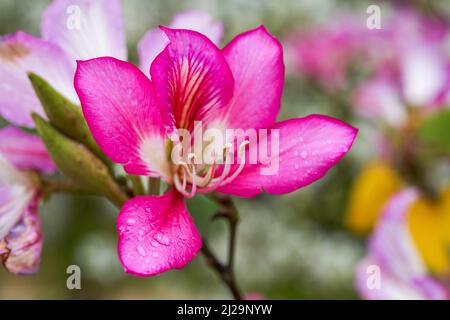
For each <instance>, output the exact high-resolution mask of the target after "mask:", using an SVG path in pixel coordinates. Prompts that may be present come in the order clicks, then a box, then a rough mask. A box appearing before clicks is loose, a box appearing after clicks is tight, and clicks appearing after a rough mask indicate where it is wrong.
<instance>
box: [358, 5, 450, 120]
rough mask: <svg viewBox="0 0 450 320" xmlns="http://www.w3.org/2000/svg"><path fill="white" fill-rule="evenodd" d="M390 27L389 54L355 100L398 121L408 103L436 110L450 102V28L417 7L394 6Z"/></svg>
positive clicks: (366, 112) (371, 113)
mask: <svg viewBox="0 0 450 320" xmlns="http://www.w3.org/2000/svg"><path fill="white" fill-rule="evenodd" d="M385 28H386V29H387V30H388V31H389V32H387V33H386V34H385V35H386V37H385V39H384V43H383V47H384V49H385V50H386V51H387V52H388V54H386V56H385V58H384V59H379V60H378V62H377V63H376V68H375V70H374V73H373V76H372V77H371V78H369V79H368V80H367V81H365V82H363V83H362V84H360V85H359V87H358V88H357V90H356V92H355V94H354V99H353V105H354V109H355V111H356V112H357V113H358V114H360V115H362V116H364V117H367V118H369V119H371V120H374V121H380V122H386V123H388V124H390V125H394V126H398V125H401V124H403V123H404V122H405V120H406V119H407V108H408V107H422V111H423V112H430V111H432V110H435V109H437V108H440V107H443V106H445V104H447V103H448V102H450V100H448V99H449V98H450V95H449V91H450V57H449V55H448V52H446V49H445V47H444V43H445V39H447V40H448V39H449V36H450V29H449V26H448V24H446V23H444V22H442V21H439V20H432V19H431V18H429V17H425V16H422V15H420V14H419V13H418V12H415V11H413V10H411V9H399V10H396V11H394V13H393V14H392V17H391V20H389V22H388V23H387V24H386V26H385Z"/></svg>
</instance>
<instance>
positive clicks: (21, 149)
mask: <svg viewBox="0 0 450 320" xmlns="http://www.w3.org/2000/svg"><path fill="white" fill-rule="evenodd" d="M0 153H1V154H3V156H4V157H5V158H6V159H8V161H10V162H11V163H12V164H13V165H14V166H15V167H17V168H18V169H20V170H24V169H33V170H38V171H42V172H53V171H56V166H55V164H54V163H53V161H52V159H51V158H50V155H49V154H48V152H47V149H46V147H45V145H44V143H43V142H42V140H41V139H40V138H39V137H38V136H35V135H32V134H29V133H26V132H24V131H22V130H20V129H17V128H15V127H13V126H8V127H6V128H2V129H0Z"/></svg>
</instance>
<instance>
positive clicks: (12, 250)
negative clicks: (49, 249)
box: [0, 201, 42, 275]
mask: <svg viewBox="0 0 450 320" xmlns="http://www.w3.org/2000/svg"><path fill="white" fill-rule="evenodd" d="M41 251H42V234H41V223H40V220H39V216H38V213H37V202H36V201H33V202H32V203H31V204H30V206H29V207H28V209H27V210H26V211H25V212H24V213H23V215H22V219H21V220H20V221H19V222H18V223H17V224H16V225H15V226H14V227H13V228H12V229H11V230H10V231H9V233H8V235H7V236H6V237H5V238H4V239H0V260H2V261H3V264H4V266H5V268H6V269H7V270H8V271H9V272H12V273H15V274H22V275H27V274H33V273H36V272H37V271H38V270H39V264H40V262H41Z"/></svg>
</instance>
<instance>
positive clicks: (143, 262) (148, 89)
mask: <svg viewBox="0 0 450 320" xmlns="http://www.w3.org/2000/svg"><path fill="white" fill-rule="evenodd" d="M161 32H163V33H164V35H165V38H166V42H165V47H164V49H163V50H162V52H161V53H159V54H158V55H157V56H156V58H155V59H154V60H153V62H152V64H151V67H150V71H149V75H150V76H151V80H150V79H149V77H147V76H146V75H145V74H144V73H143V72H142V71H141V70H139V69H138V68H136V67H135V66H133V65H132V64H129V63H127V62H124V61H120V60H117V59H114V58H111V57H103V58H97V59H91V60H87V61H79V62H78V68H77V72H76V74H75V88H76V91H77V93H78V96H79V98H80V101H81V105H82V108H83V113H84V115H85V118H86V121H87V123H88V125H89V127H90V129H91V132H92V134H93V136H94V138H95V140H96V141H97V143H98V144H99V146H100V147H101V148H102V149H103V151H104V152H105V154H106V155H107V156H109V157H110V158H111V160H113V161H114V162H116V163H119V164H122V165H124V169H125V171H126V172H128V173H129V174H134V175H144V176H152V177H161V178H162V179H163V180H164V181H165V182H166V183H167V184H168V185H169V189H168V190H167V191H166V192H165V194H163V195H161V196H138V197H135V198H133V199H131V200H129V201H128V202H126V203H125V205H124V206H123V208H122V209H121V212H120V215H119V217H118V219H117V228H118V232H119V248H118V251H119V256H120V260H121V262H122V264H123V266H124V268H125V271H126V272H128V273H131V274H134V275H139V276H150V275H156V274H158V273H161V272H163V271H166V270H169V269H172V268H181V267H183V266H185V265H186V264H187V263H188V262H189V261H190V260H191V259H192V258H193V257H194V256H195V255H196V254H197V253H198V251H199V250H200V248H201V245H202V244H201V237H200V235H199V233H198V231H197V229H196V227H195V225H194V223H193V220H192V218H191V216H190V214H189V212H188V210H187V209H186V206H185V203H184V199H183V198H184V197H192V196H194V195H195V194H196V193H206V192H211V191H218V192H221V193H224V194H229V195H235V196H240V197H253V196H256V195H258V194H260V193H262V192H263V191H265V192H267V193H270V194H284V193H288V192H292V191H294V190H297V189H298V188H301V187H303V186H306V185H308V184H310V183H312V182H314V181H316V180H317V179H319V178H321V177H322V176H323V175H325V173H326V172H327V171H328V170H329V169H330V168H331V167H332V166H333V165H334V164H336V163H337V162H338V161H339V160H340V159H341V158H342V157H343V156H344V155H345V153H346V152H347V151H348V150H349V149H350V147H351V145H352V143H353V141H354V139H355V137H356V134H357V129H355V128H353V127H351V126H349V125H347V124H345V123H343V122H341V121H339V120H337V119H333V118H330V117H327V116H321V115H311V116H308V117H305V118H299V119H290V120H286V121H282V122H276V117H277V114H278V112H279V109H280V100H281V95H282V89H283V82H284V65H283V57H282V55H283V53H282V47H281V45H280V43H279V42H278V41H277V40H276V39H275V38H274V37H273V36H272V35H270V34H269V33H268V31H267V30H266V29H265V28H264V27H259V28H256V29H254V30H250V31H248V32H244V33H242V34H240V35H238V36H237V37H236V38H234V39H233V40H232V41H231V42H230V43H229V44H228V45H227V46H226V47H225V48H223V49H222V50H221V49H219V48H218V47H217V46H216V45H215V44H214V43H213V42H212V41H211V40H209V39H208V38H207V37H205V36H204V35H202V34H200V33H198V32H195V31H189V30H182V29H169V28H166V27H161ZM150 54H152V55H153V53H150ZM195 122H200V123H201V125H202V128H204V129H209V128H214V129H217V130H218V131H219V132H223V131H224V130H225V129H242V130H248V129H255V130H258V129H270V130H269V133H268V134H267V137H266V138H267V141H272V139H271V138H272V136H271V134H272V132H277V133H278V137H279V139H278V141H276V142H278V145H279V149H278V152H276V153H274V154H271V158H272V159H273V160H276V161H278V162H279V168H278V171H277V172H275V173H273V174H271V175H263V174H261V169H262V168H264V167H265V166H266V162H264V161H263V159H258V161H256V162H255V163H246V161H245V159H247V158H248V156H249V154H251V153H252V151H254V150H253V149H254V148H258V147H261V145H262V144H263V143H262V140H258V141H257V143H251V144H250V145H249V146H248V147H247V144H248V143H249V142H248V141H244V142H242V143H240V144H239V145H235V146H233V147H231V148H230V147H229V145H227V144H225V146H224V148H223V149H221V150H220V152H219V153H216V154H215V155H216V156H217V155H219V154H221V153H223V154H224V155H225V158H226V159H236V158H238V160H239V163H234V164H230V163H229V162H227V161H225V163H220V162H219V161H213V162H212V163H211V164H207V165H205V164H203V163H200V164H199V163H197V162H196V161H195V155H194V156H193V157H191V155H192V154H190V155H189V156H188V157H187V162H178V163H176V162H173V161H171V159H172V158H171V154H172V152H173V150H174V148H175V147H177V146H178V145H179V144H177V133H178V132H179V129H185V130H188V131H189V132H192V133H193V135H194V136H195V132H193V131H194V129H195ZM168 136H169V137H170V139H169V138H168ZM174 136H175V139H174ZM178 142H180V141H178Z"/></svg>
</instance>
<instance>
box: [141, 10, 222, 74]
mask: <svg viewBox="0 0 450 320" xmlns="http://www.w3.org/2000/svg"><path fill="white" fill-rule="evenodd" d="M169 26H170V28H173V29H187V30H193V31H197V32H200V33H201V34H203V35H205V36H206V37H208V38H209V39H210V40H211V41H212V42H214V43H215V44H216V45H219V44H220V40H221V38H222V36H223V24H222V23H221V22H219V21H215V20H214V19H213V18H212V17H211V16H210V15H209V14H207V13H205V12H201V11H195V10H190V11H186V12H182V13H180V14H177V15H176V16H175V17H174V19H173V20H172V23H171V24H170V25H169ZM167 43H168V39H167V37H166V35H165V34H164V32H163V31H161V30H159V29H153V30H149V31H148V32H147V33H146V34H145V35H144V37H143V38H142V39H141V40H140V41H139V44H138V53H139V62H140V63H139V65H140V68H141V70H142V72H144V73H145V74H146V75H147V76H150V73H149V72H150V65H151V64H152V62H153V60H154V59H155V58H156V56H157V55H158V54H159V53H161V51H163V50H164V47H165V46H166V44H167Z"/></svg>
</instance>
